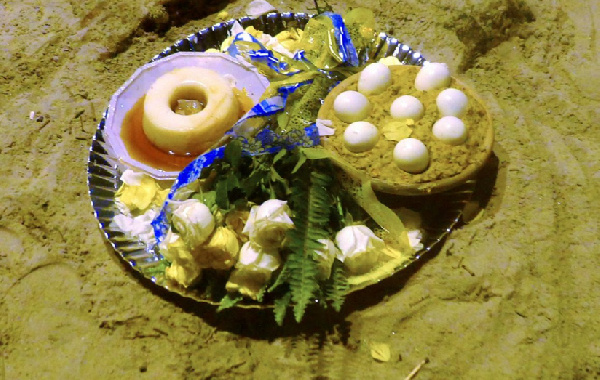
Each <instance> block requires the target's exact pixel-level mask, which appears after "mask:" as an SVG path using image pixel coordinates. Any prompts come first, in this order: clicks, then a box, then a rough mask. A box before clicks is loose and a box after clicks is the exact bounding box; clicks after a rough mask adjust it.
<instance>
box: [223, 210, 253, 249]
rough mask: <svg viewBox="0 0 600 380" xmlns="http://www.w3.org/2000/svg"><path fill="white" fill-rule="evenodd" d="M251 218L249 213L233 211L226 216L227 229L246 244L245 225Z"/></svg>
mask: <svg viewBox="0 0 600 380" xmlns="http://www.w3.org/2000/svg"><path fill="white" fill-rule="evenodd" d="M249 216H250V212H249V211H240V210H234V211H231V212H229V213H228V214H227V216H225V224H226V225H227V227H229V229H231V230H232V231H233V232H235V233H236V234H237V235H238V236H239V237H241V238H242V240H243V241H244V242H245V240H247V239H244V238H245V237H246V236H245V235H243V234H242V231H243V230H244V225H245V224H246V221H247V220H248V217H249Z"/></svg>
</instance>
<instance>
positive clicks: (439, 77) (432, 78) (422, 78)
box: [415, 62, 452, 91]
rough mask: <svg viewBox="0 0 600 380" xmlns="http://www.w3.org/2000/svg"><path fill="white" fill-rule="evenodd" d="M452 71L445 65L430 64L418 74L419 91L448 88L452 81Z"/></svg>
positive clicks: (416, 83) (416, 84) (417, 85)
mask: <svg viewBox="0 0 600 380" xmlns="http://www.w3.org/2000/svg"><path fill="white" fill-rule="evenodd" d="M451 79H452V78H451V77H450V69H449V68H448V65H446V64H445V63H438V62H429V63H427V64H425V65H424V66H423V67H422V68H421V70H419V72H418V73H417V77H416V79H415V87H416V89H417V90H419V91H429V90H435V89H436V88H442V87H447V86H449V85H450V81H451Z"/></svg>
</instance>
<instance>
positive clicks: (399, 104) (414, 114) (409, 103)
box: [390, 95, 424, 120]
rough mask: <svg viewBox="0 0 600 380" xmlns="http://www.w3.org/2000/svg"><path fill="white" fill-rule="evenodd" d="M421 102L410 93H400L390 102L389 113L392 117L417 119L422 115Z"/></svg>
mask: <svg viewBox="0 0 600 380" xmlns="http://www.w3.org/2000/svg"><path fill="white" fill-rule="evenodd" d="M423 111H424V108H423V103H421V101H420V100H419V99H417V98H415V97H414V96H412V95H402V96H400V97H399V98H397V99H396V100H394V101H393V102H392V106H391V107H390V114H391V115H392V117H393V118H394V119H401V120H406V119H413V120H419V119H420V118H421V117H423Z"/></svg>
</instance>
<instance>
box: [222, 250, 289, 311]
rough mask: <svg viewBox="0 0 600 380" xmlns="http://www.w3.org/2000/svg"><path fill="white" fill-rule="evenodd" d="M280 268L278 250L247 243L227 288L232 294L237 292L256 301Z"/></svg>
mask: <svg viewBox="0 0 600 380" xmlns="http://www.w3.org/2000/svg"><path fill="white" fill-rule="evenodd" d="M280 266H281V257H280V256H279V253H278V252H277V250H274V249H265V248H264V247H261V246H259V245H257V244H255V243H252V242H247V243H245V244H244V245H243V246H242V248H241V250H240V257H239V260H238V262H237V263H236V265H235V268H234V270H233V271H232V272H231V275H230V276H229V280H228V281H227V284H226V285H225V288H226V289H227V291H228V292H230V293H235V292H237V293H240V294H242V295H244V296H246V297H250V298H252V299H254V300H256V299H257V298H258V295H259V294H260V291H261V289H262V288H263V287H264V286H265V285H266V284H267V283H268V282H269V279H270V278H271V275H272V274H273V272H275V271H276V270H277V269H278V268H279V267H280Z"/></svg>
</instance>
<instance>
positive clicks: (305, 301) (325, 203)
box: [286, 165, 332, 322]
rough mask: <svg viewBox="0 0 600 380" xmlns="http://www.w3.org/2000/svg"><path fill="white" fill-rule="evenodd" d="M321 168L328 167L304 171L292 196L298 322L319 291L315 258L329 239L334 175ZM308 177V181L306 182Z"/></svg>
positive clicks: (292, 281) (291, 263) (290, 265)
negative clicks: (329, 191) (317, 251)
mask: <svg viewBox="0 0 600 380" xmlns="http://www.w3.org/2000/svg"><path fill="white" fill-rule="evenodd" d="M319 168H321V169H323V168H326V166H324V165H318V166H316V167H315V166H313V165H310V166H309V167H306V168H303V169H302V171H301V173H299V175H298V178H297V179H296V180H295V181H294V187H293V189H292V195H291V197H290V203H291V208H292V210H294V215H293V216H292V220H293V222H294V228H293V229H291V230H289V231H288V233H287V237H288V239H289V243H288V247H289V249H290V254H289V255H288V259H287V263H286V266H287V270H288V272H289V285H290V291H291V295H292V301H293V302H294V316H295V318H296V321H298V322H300V320H301V319H302V317H303V315H304V312H305V310H306V307H307V306H308V305H309V304H310V303H312V301H313V299H314V298H315V295H316V294H317V292H318V291H319V283H318V280H317V273H318V265H317V262H316V261H315V260H314V259H313V257H314V252H315V251H316V250H318V249H319V248H321V246H322V244H321V243H320V242H319V241H318V240H319V239H323V238H327V237H329V232H328V225H329V215H330V212H329V207H330V205H331V198H330V195H329V193H328V189H329V186H330V185H331V182H332V180H331V175H330V173H329V175H328V173H327V172H326V173H325V174H323V173H320V172H319V170H318V169H319ZM307 177H308V178H309V180H308V181H306V179H305V178H307Z"/></svg>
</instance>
